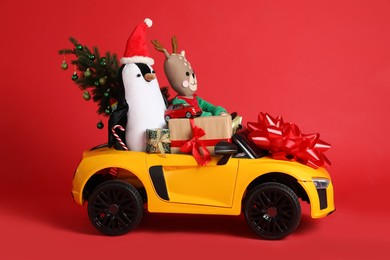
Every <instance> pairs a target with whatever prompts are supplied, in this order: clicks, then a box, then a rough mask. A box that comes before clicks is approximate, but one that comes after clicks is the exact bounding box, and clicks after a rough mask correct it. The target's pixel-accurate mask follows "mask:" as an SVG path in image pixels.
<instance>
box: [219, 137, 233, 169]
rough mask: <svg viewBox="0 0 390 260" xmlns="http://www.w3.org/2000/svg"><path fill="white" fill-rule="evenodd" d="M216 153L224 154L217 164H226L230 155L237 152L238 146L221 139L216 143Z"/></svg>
mask: <svg viewBox="0 0 390 260" xmlns="http://www.w3.org/2000/svg"><path fill="white" fill-rule="evenodd" d="M214 153H215V154H216V155H222V158H221V159H220V160H219V161H218V163H217V165H225V164H227V162H228V161H229V159H230V157H231V156H232V155H233V154H235V153H237V146H236V145H235V144H233V143H229V142H227V141H221V142H219V143H217V144H216V145H215V148H214Z"/></svg>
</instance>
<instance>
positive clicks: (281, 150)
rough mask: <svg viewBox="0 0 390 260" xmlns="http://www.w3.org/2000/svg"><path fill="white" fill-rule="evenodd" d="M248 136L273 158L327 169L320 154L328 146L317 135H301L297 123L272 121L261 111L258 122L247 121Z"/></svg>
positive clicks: (325, 160)
mask: <svg viewBox="0 0 390 260" xmlns="http://www.w3.org/2000/svg"><path fill="white" fill-rule="evenodd" d="M248 130H249V134H248V137H249V138H250V139H251V140H252V141H253V142H254V143H255V144H256V145H257V146H258V147H259V148H261V149H265V150H268V151H270V152H271V156H272V158H275V159H281V160H291V159H295V160H297V161H298V162H300V163H303V164H306V165H308V166H310V167H313V168H318V167H321V166H329V165H330V161H329V160H328V158H326V156H325V155H324V154H323V152H325V151H326V150H328V149H329V148H330V144H328V143H326V142H324V141H322V140H320V135H319V134H318V133H317V134H303V133H302V132H301V131H300V130H299V127H298V126H297V125H296V124H292V123H284V121H283V118H282V117H281V116H278V117H277V118H273V117H272V116H270V115H269V114H267V113H265V114H264V113H262V112H260V114H259V116H258V122H257V123H255V122H248Z"/></svg>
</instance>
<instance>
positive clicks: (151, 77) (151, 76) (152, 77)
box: [144, 73, 156, 82]
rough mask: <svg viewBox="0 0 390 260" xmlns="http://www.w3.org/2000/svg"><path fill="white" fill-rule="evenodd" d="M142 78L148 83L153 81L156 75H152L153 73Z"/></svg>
mask: <svg viewBox="0 0 390 260" xmlns="http://www.w3.org/2000/svg"><path fill="white" fill-rule="evenodd" d="M144 78H145V80H146V81H147V82H150V81H152V80H154V79H155V78H156V74H154V73H146V74H145V76H144Z"/></svg>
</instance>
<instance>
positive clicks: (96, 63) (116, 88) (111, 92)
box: [58, 37, 123, 116]
mask: <svg viewBox="0 0 390 260" xmlns="http://www.w3.org/2000/svg"><path fill="white" fill-rule="evenodd" d="M69 41H70V42H71V43H72V44H73V46H74V48H73V49H70V48H67V49H61V50H59V51H58V54H59V55H72V56H73V57H74V59H73V60H71V61H70V63H71V64H72V65H73V66H74V69H75V74H73V75H72V80H73V82H74V83H75V84H76V85H77V86H78V87H79V88H80V89H81V90H83V91H84V92H85V91H87V93H88V94H87V96H88V95H90V97H91V98H92V100H93V101H94V102H97V103H98V110H97V112H98V113H99V114H102V115H105V116H108V115H110V114H111V112H112V109H111V100H112V99H114V100H118V99H119V98H120V97H121V95H123V93H122V92H123V91H122V90H121V88H122V87H121V86H120V85H121V84H120V82H121V81H120V77H121V75H119V70H120V68H119V61H118V58H117V55H116V54H111V53H110V52H106V53H105V54H104V56H101V55H100V52H99V49H98V48H97V47H93V48H92V49H90V48H89V47H88V46H86V45H81V44H80V43H79V42H78V41H77V40H76V39H75V38H73V37H69ZM84 95H86V93H84ZM85 98H86V99H87V97H85Z"/></svg>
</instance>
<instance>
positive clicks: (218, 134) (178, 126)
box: [168, 116, 232, 154]
mask: <svg viewBox="0 0 390 260" xmlns="http://www.w3.org/2000/svg"><path fill="white" fill-rule="evenodd" d="M190 120H194V121H193V122H194V125H195V126H196V127H199V128H201V129H202V130H203V131H204V132H205V134H204V135H203V136H201V137H199V138H197V139H198V140H199V141H200V142H201V144H202V145H204V146H206V148H207V150H208V151H209V152H210V154H214V146H215V145H216V144H217V143H218V142H219V141H223V140H225V141H230V140H231V137H232V118H231V117H230V116H205V117H197V118H195V119H186V118H178V119H170V120H169V123H168V126H169V130H170V134H171V153H181V151H180V148H181V147H182V146H183V145H184V144H185V143H186V142H188V141H189V140H191V139H192V138H193V137H194V136H193V128H192V127H191V123H190Z"/></svg>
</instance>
